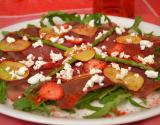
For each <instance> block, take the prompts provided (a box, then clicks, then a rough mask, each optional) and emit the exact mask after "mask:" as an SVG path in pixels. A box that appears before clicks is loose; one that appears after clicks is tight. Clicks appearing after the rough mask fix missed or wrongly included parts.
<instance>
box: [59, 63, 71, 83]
mask: <svg viewBox="0 0 160 125" xmlns="http://www.w3.org/2000/svg"><path fill="white" fill-rule="evenodd" d="M73 71H74V70H73V69H72V67H71V65H70V64H68V63H65V64H64V70H61V71H60V73H57V74H56V78H63V79H67V80H69V79H72V76H73Z"/></svg>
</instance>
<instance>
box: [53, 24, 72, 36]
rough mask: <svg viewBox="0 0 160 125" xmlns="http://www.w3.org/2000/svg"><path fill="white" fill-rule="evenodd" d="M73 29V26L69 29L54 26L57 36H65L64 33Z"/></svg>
mask: <svg viewBox="0 0 160 125" xmlns="http://www.w3.org/2000/svg"><path fill="white" fill-rule="evenodd" d="M71 29H72V26H71V25H69V26H68V28H64V26H60V28H58V27H57V26H53V30H54V32H55V33H57V34H63V33H67V32H68V31H70V30H71Z"/></svg>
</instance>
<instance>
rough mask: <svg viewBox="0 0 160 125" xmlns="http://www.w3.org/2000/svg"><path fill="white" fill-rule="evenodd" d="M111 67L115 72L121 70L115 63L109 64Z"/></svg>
mask: <svg viewBox="0 0 160 125" xmlns="http://www.w3.org/2000/svg"><path fill="white" fill-rule="evenodd" d="M111 66H112V67H113V68H115V69H116V70H120V69H121V68H120V67H119V64H117V63H113V62H112V63H111Z"/></svg>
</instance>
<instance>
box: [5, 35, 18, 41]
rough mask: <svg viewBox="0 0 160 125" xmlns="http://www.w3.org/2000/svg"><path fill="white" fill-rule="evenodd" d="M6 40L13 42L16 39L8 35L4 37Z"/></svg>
mask: <svg viewBox="0 0 160 125" xmlns="http://www.w3.org/2000/svg"><path fill="white" fill-rule="evenodd" d="M6 41H7V42H8V43H14V42H15V41H16V40H15V38H13V37H9V36H8V37H7V38H6Z"/></svg>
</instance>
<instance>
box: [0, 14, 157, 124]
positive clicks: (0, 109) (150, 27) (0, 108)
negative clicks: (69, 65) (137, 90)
mask: <svg viewBox="0 0 160 125" xmlns="http://www.w3.org/2000/svg"><path fill="white" fill-rule="evenodd" d="M110 18H111V20H112V21H113V22H115V23H117V24H119V25H121V26H125V27H129V26H131V25H132V24H133V22H134V20H132V19H127V18H122V17H115V16H110ZM28 23H30V24H36V25H39V19H37V20H31V21H25V22H22V23H17V24H15V25H11V26H8V27H5V28H3V29H1V30H0V32H1V31H16V30H18V29H21V28H24V27H25V26H27V24H28ZM140 28H141V29H142V30H143V31H144V32H151V31H154V34H155V35H160V27H159V26H156V25H154V24H150V23H146V22H143V23H141V25H140ZM1 38H2V35H0V39H1ZM0 113H2V114H5V115H8V116H11V117H15V118H18V119H22V120H26V121H32V122H37V123H44V124H54V125H55V124H56V125H62V124H65V125H81V124H83V125H89V124H92V125H107V124H110V125H111V124H122V123H129V122H134V121H139V120H142V119H146V118H150V117H153V116H156V115H159V114H160V106H158V107H155V108H152V109H148V110H145V111H142V112H137V113H133V114H130V115H126V116H120V117H115V118H100V119H73V118H66V119H65V118H53V117H45V116H40V115H35V114H32V113H27V112H23V111H18V110H14V109H13V108H12V107H11V106H10V105H8V104H5V105H3V104H0Z"/></svg>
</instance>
